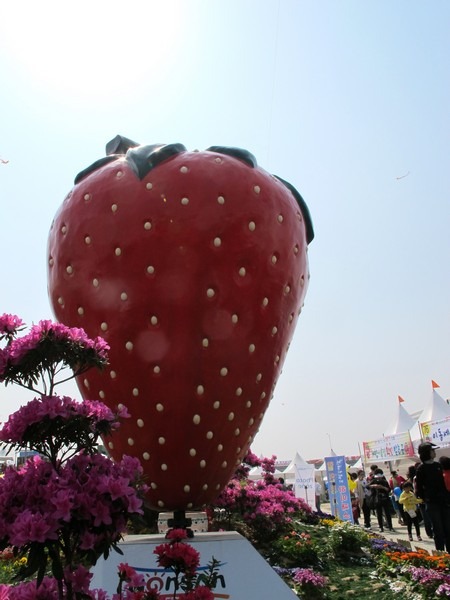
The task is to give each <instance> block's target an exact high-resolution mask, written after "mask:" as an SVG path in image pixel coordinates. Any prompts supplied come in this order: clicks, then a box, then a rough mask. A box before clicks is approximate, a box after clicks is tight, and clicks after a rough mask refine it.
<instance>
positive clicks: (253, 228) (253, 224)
mask: <svg viewBox="0 0 450 600" xmlns="http://www.w3.org/2000/svg"><path fill="white" fill-rule="evenodd" d="M248 228H249V229H250V231H255V229H256V223H255V221H250V223H249V224H248Z"/></svg>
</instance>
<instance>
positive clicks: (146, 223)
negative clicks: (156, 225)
mask: <svg viewBox="0 0 450 600" xmlns="http://www.w3.org/2000/svg"><path fill="white" fill-rule="evenodd" d="M151 228H152V224H151V223H150V221H145V223H144V229H146V230H147V231H150V229H151Z"/></svg>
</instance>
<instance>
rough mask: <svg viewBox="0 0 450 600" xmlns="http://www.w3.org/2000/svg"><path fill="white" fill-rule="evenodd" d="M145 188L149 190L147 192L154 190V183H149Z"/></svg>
mask: <svg viewBox="0 0 450 600" xmlns="http://www.w3.org/2000/svg"><path fill="white" fill-rule="evenodd" d="M145 187H146V188H147V190H152V189H153V183H150V182H148V183H146V184H145Z"/></svg>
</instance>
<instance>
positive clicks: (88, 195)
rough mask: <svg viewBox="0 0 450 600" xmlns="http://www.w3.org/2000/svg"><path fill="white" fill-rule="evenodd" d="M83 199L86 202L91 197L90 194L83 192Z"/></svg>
mask: <svg viewBox="0 0 450 600" xmlns="http://www.w3.org/2000/svg"><path fill="white" fill-rule="evenodd" d="M84 199H85V200H86V202H88V200H90V199H91V195H90V194H85V195H84Z"/></svg>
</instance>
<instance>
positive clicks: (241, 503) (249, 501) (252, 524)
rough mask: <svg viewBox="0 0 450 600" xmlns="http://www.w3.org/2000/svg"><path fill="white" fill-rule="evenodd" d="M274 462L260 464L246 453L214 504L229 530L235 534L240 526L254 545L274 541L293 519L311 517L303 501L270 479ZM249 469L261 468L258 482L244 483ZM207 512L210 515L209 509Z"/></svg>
mask: <svg viewBox="0 0 450 600" xmlns="http://www.w3.org/2000/svg"><path fill="white" fill-rule="evenodd" d="M275 458H276V457H275V456H272V458H270V459H269V458H264V459H262V460H261V459H258V458H257V457H256V456H255V455H254V454H253V453H251V452H249V453H248V454H247V456H246V457H245V458H244V461H243V465H242V466H241V467H239V468H238V470H237V471H236V473H235V474H234V476H233V478H232V479H231V480H230V482H229V483H228V485H227V487H226V488H225V489H224V490H223V491H222V492H221V494H220V495H219V497H218V498H217V500H216V503H215V507H216V508H219V509H222V510H224V511H225V516H222V520H223V521H227V522H228V528H229V529H230V528H235V529H237V530H239V529H241V528H240V523H242V522H243V523H244V524H245V525H247V526H248V527H247V528H246V529H245V531H244V533H246V534H247V536H250V537H251V539H252V540H253V541H255V542H256V543H261V542H267V541H271V540H273V539H275V538H277V537H278V536H279V535H281V534H282V533H283V532H284V531H285V530H286V527H288V526H290V524H291V523H292V519H293V518H294V517H298V518H300V517H301V516H302V515H309V514H312V510H311V508H310V507H309V505H308V504H307V503H306V502H305V501H304V500H303V499H301V498H296V497H295V495H294V493H293V492H292V491H290V490H286V489H284V486H283V485H282V484H281V483H280V482H279V480H278V479H277V478H275V477H274V472H275ZM251 466H261V467H262V478H261V480H259V481H252V480H250V479H248V473H249V471H250V467H251ZM209 512H210V514H212V512H213V511H212V508H210V511H209ZM215 525H217V523H216V524H215ZM220 525H223V523H221V524H219V526H220Z"/></svg>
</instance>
